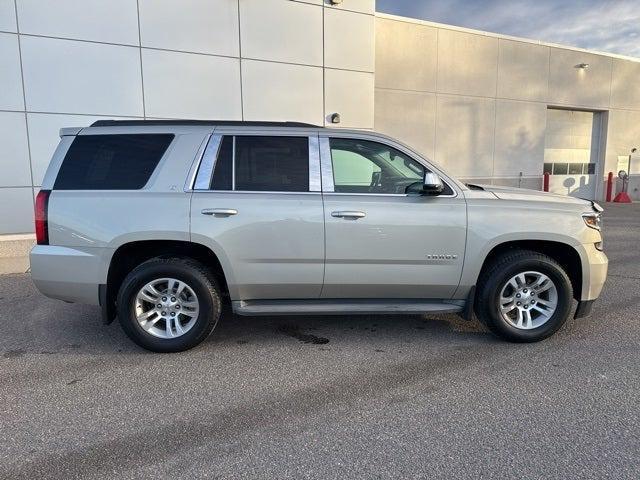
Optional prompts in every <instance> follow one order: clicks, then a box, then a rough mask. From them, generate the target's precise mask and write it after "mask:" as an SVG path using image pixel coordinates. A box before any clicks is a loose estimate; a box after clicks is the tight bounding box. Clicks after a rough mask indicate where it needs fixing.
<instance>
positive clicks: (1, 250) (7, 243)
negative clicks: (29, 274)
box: [0, 234, 36, 275]
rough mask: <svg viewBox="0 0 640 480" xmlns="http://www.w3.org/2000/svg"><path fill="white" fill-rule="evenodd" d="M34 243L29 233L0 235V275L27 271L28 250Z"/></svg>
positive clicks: (33, 237)
mask: <svg viewBox="0 0 640 480" xmlns="http://www.w3.org/2000/svg"><path fill="white" fill-rule="evenodd" d="M35 243H36V240H35V236H34V235H31V234H27V235H0V275H1V274H6V273H25V272H26V271H28V270H29V251H30V250H31V247H33V245H35Z"/></svg>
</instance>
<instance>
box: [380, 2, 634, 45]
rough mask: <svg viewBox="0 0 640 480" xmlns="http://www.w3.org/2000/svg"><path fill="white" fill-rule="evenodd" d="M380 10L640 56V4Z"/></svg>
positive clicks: (406, 5) (409, 5)
mask: <svg viewBox="0 0 640 480" xmlns="http://www.w3.org/2000/svg"><path fill="white" fill-rule="evenodd" d="M376 8H377V10H378V11H381V12H387V13H392V14H395V15H404V16H408V17H414V18H421V19H424V20H431V21H434V22H441V23H448V24H452V25H458V26H463V27H468V28H475V29H479V30H486V31H490V32H496V33H502V34H506V35H513V36H518V37H525V38H531V39H535V40H542V41H545V42H552V43H559V44H563V45H570V46H575V47H581V48H587V49H593V50H601V51H605V52H611V53H619V54H622V55H630V56H635V57H640V5H639V2H638V0H615V1H614V0H610V1H598V0H577V1H567V0H536V1H535V2H532V1H530V0H486V1H477V0H449V1H446V2H441V1H437V0H433V1H431V0H377V5H376Z"/></svg>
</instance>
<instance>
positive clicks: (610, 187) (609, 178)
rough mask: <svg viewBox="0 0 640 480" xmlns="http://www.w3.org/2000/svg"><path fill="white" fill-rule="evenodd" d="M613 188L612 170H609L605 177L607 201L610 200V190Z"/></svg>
mask: <svg viewBox="0 0 640 480" xmlns="http://www.w3.org/2000/svg"><path fill="white" fill-rule="evenodd" d="M612 190H613V172H609V176H608V177H607V202H610V201H611V192H612Z"/></svg>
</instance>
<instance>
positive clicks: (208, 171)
mask: <svg viewBox="0 0 640 480" xmlns="http://www.w3.org/2000/svg"><path fill="white" fill-rule="evenodd" d="M221 143H222V135H221V134H219V133H214V134H212V135H211V138H210V139H209V142H208V143H207V147H206V148H205V149H204V153H203V154H202V158H201V159H200V165H199V167H198V173H197V174H196V178H195V181H194V182H193V190H209V186H210V185H211V176H212V175H213V170H214V168H215V166H216V161H217V159H218V151H219V150H220V144H221Z"/></svg>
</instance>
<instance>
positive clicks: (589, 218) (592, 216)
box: [582, 212, 602, 230]
mask: <svg viewBox="0 0 640 480" xmlns="http://www.w3.org/2000/svg"><path fill="white" fill-rule="evenodd" d="M582 218H583V220H584V223H586V224H587V227H590V228H594V229H596V230H600V223H601V221H602V215H601V214H600V213H595V212H594V213H583V214H582Z"/></svg>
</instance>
